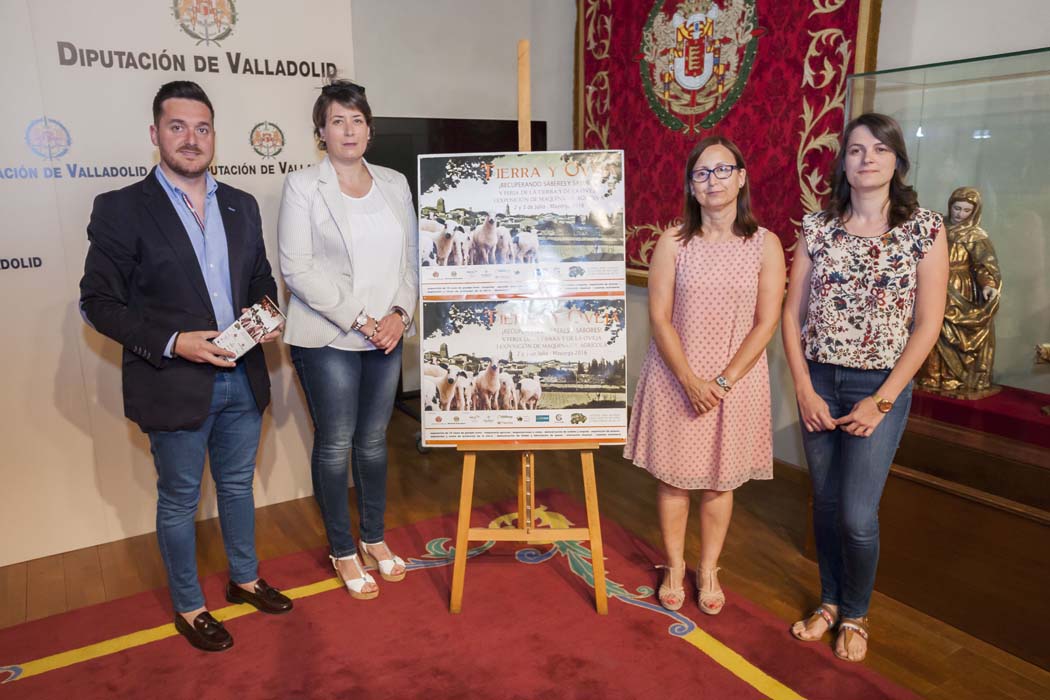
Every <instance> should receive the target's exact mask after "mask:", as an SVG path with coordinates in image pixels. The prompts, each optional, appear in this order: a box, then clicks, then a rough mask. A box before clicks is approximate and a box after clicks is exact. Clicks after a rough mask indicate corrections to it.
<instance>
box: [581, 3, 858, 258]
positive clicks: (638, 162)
mask: <svg viewBox="0 0 1050 700" xmlns="http://www.w3.org/2000/svg"><path fill="white" fill-rule="evenodd" d="M870 1H871V0H685V1H682V0H581V2H580V3H579V5H580V17H579V20H578V21H579V22H580V23H581V26H580V27H579V29H580V32H579V50H580V53H581V56H580V57H579V64H578V73H577V79H578V85H577V89H578V90H580V91H581V92H580V93H579V94H578V98H579V99H578V103H577V104H578V112H579V114H577V129H578V130H577V135H578V140H579V139H581V138H582V142H581V143H580V144H579V145H581V146H582V147H583V148H588V149H592V148H593V149H605V148H622V149H623V150H624V151H625V154H626V166H625V170H626V177H627V183H626V184H627V265H628V267H629V268H631V269H634V270H645V269H646V268H648V265H649V259H650V256H651V255H652V250H653V247H654V246H655V243H656V238H657V237H658V235H659V233H660V231H662V230H664V229H665V228H667V227H668V226H671V225H673V224H677V223H680V221H681V212H682V204H683V197H684V193H685V160H686V157H687V156H688V154H689V151H690V150H691V148H692V147H693V145H694V144H695V143H696V142H697V141H698V140H700V139H701V138H703V137H704V136H707V135H710V134H713V133H719V134H723V135H725V136H728V137H729V138H731V139H732V140H733V141H735V142H736V143H737V145H739V146H740V148H741V150H742V151H743V153H744V158H745V160H746V163H747V169H748V176H749V178H750V182H751V193H752V203H753V206H754V209H755V213H756V215H757V216H758V219H759V221H760V222H761V223H762V225H764V226H765V227H766V228H768V229H770V230H771V231H773V232H775V233H776V234H778V235H779V236H780V238H781V240H782V241H783V243H784V246H785V248H786V249H788V250H789V251H790V249H791V248H792V247H793V245H794V243H795V240H796V236H797V231H798V227H799V222H800V221H801V219H802V216H803V214H805V213H806V212H809V211H813V210H816V209H819V208H820V207H821V205H822V203H823V201H824V196H825V194H826V192H827V185H826V182H825V179H826V174H827V172H828V166H829V165H830V163H831V161H832V159H833V158H834V156H835V153H836V152H837V150H838V136H839V134H840V133H841V131H842V127H843V124H844V120H845V112H844V105H845V93H846V83H845V81H846V76H847V74H849V73H851V72H852V71H853V67H854V65H855V60H856V56H855V53H856V50H857V38H858V37H857V30H858V20H859V19H860V18H861V16H862V14H865V13H866V11H867V9H866V8H865V7H864V5H865V4H866V3H869V2H870ZM863 38H864V37H862V39H863Z"/></svg>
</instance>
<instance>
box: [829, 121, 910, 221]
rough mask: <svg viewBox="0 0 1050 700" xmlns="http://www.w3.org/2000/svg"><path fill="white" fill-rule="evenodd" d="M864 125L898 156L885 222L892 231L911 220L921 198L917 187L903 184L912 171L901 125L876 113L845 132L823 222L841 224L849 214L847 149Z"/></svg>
mask: <svg viewBox="0 0 1050 700" xmlns="http://www.w3.org/2000/svg"><path fill="white" fill-rule="evenodd" d="M861 126H863V127H867V129H868V131H870V132H871V135H872V136H874V137H875V138H876V139H878V140H879V141H881V142H882V143H883V145H885V146H887V147H889V149H890V150H891V151H893V153H894V155H896V156H897V164H896V166H894V169H893V178H892V179H891V180H890V209H889V211H888V212H887V214H886V219H887V221H886V223H888V224H889V225H890V228H896V227H897V226H900V225H901V224H903V223H904V222H905V221H907V220H908V219H910V218H911V217H912V215H913V214H914V213H915V210H916V209H918V208H919V195H918V194H916V193H915V188H913V187H911V186H910V185H908V184H906V183H905V181H904V178H905V177H906V176H907V175H908V170H909V169H910V168H911V161H910V160H908V147H907V146H906V145H905V144H904V132H903V131H901V125H900V124H898V123H897V120H896V119H894V118H893V117H888V116H886V115H885V114H878V113H877V112H867V113H865V114H862V115H860V116H859V117H857V118H855V119H853V120H852V121H851V122H850V123H849V124H847V125H846V130H845V131H844V132H843V133H842V143H841V144H840V145H839V153H838V155H837V156H835V162H834V163H833V164H832V166H831V173H832V175H831V199H830V201H829V202H828V208H827V209H825V210H824V219H825V221H827V220H829V219H830V218H831V217H837V218H838V219H839V220H840V221H841V220H844V219H845V218H846V217H847V216H848V215H849V214H850V211H851V210H850V191H851V188H850V184H849V180H847V179H846V147H847V146H848V145H849V137H850V134H852V133H853V131H854V130H855V129H857V128H858V127H861Z"/></svg>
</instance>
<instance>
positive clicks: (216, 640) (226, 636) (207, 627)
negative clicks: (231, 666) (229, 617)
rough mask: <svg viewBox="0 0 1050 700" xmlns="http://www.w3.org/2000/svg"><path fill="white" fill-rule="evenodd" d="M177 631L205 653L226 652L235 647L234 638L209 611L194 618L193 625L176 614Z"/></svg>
mask: <svg viewBox="0 0 1050 700" xmlns="http://www.w3.org/2000/svg"><path fill="white" fill-rule="evenodd" d="M175 629H177V630H178V631H179V634H181V635H182V636H183V637H185V638H186V641H187V642H189V643H190V644H192V645H193V646H195V647H197V648H198V649H203V650H204V651H224V650H226V649H229V648H230V647H232V646H233V637H231V636H230V633H229V632H227V631H226V628H225V627H223V626H222V623H221V622H219V621H218V620H216V619H215V618H214V617H212V616H211V613H210V612H208V611H207V610H205V611H204V612H202V613H201V614H200V615H198V616H197V617H195V618H193V624H192V625H191V624H190V623H188V622H186V618H184V617H183V616H182V615H179V614H178V613H175Z"/></svg>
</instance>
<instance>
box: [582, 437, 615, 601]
mask: <svg viewBox="0 0 1050 700" xmlns="http://www.w3.org/2000/svg"><path fill="white" fill-rule="evenodd" d="M580 461H581V462H582V463H583V495H584V502H585V503H586V505H587V529H588V530H590V535H591V567H592V568H593V570H594V607H595V609H596V610H597V611H598V614H599V615H608V614H609V596H608V594H607V593H606V590H605V553H604V551H603V549H602V527H601V523H600V522H599V520H598V486H597V483H596V482H595V479H594V453H593V452H581V453H580Z"/></svg>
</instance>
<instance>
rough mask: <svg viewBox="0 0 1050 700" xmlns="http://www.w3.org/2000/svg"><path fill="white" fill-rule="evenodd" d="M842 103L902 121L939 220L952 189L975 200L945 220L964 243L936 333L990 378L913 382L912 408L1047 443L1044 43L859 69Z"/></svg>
mask: <svg viewBox="0 0 1050 700" xmlns="http://www.w3.org/2000/svg"><path fill="white" fill-rule="evenodd" d="M847 105H848V106H849V109H848V111H849V115H848V117H849V118H852V117H853V116H856V115H858V114H860V113H862V112H866V111H875V112H881V113H884V114H888V115H890V116H893V117H894V118H896V119H897V121H899V122H900V124H901V127H902V128H903V129H904V133H905V137H906V139H907V146H908V153H909V155H910V157H911V159H912V171H911V173H910V175H909V178H908V179H909V181H910V183H911V184H912V185H913V186H915V188H916V189H917V190H918V193H919V201H920V203H921V204H922V206H924V207H927V208H929V209H933V210H935V211H939V212H942V213H943V214H945V217H946V221H945V223H946V226H949V227H950V225H951V224H952V220H951V219H950V218H949V214H950V213H949V199H950V198H952V197H953V193H956V194H955V198H954V199H955V201H957V202H958V201H960V200H962V201H964V203H966V202H968V203H970V204H971V205H972V204H973V203H975V202H976V203H977V205H978V206H979V213H980V221H979V223H978V222H976V221H974V220H973V217H971V219H970V220H969V221H968V222H967V221H965V220H960V219H959V215H960V214H961V213H965V212H966V211H968V210H967V209H966V208H965V207H963V208H962V209H959V210H958V211H957V212H956V214H957V219H956V223H960V224H962V223H968V224H969V226H962V227H961V228H959V229H956V230H955V231H952V230H951V229H950V230H949V237H948V240H949V244H950V246H953V245H954V246H964V245H966V246H969V248H967V249H966V250H963V249H962V248H957V249H956V252H957V254H953V268H952V275H953V277H955V278H957V279H954V281H953V282H952V286H953V287H955V288H956V293H955V294H954V298H953V295H951V294H950V295H949V309H948V312H947V313H948V318H947V320H946V324H945V331H944V332H943V333H942V342H947V341H948V340H949V339H948V336H949V335H951V336H953V337H952V338H951V339H950V340H951V342H952V343H954V345H952V346H951V348H948V347H947V346H946V350H947V349H954V350H953V352H954V351H956V350H957V351H958V352H955V357H954V359H953V358H952V357H948V358H946V359H945V362H948V363H949V364H952V365H953V366H954V368H955V371H957V372H958V371H960V367H962V365H966V368H965V369H963V370H962V371H963V372H966V371H971V373H972V370H973V367H974V366H976V365H977V364H980V363H981V362H985V363H987V364H989V365H990V371H991V386H990V387H989V386H987V384H988V382H987V381H985V388H984V389H980V390H974V391H972V392H970V394H969V395H967V394H966V392H965V391H959V390H958V387H957V386H956V387H953V385H954V384H957V383H954V382H946V385H945V386H947V387H949V388H956V389H957V390H956V391H950V390H947V389H945V387H942V386H941V385H939V384H938V382H937V380H930V381H928V382H927V383H928V384H929V386H930V387H931V389H930V390H927V391H918V388H919V386H920V385H921V384H922V382H919V381H917V384H916V388H917V391H916V394H915V399H914V401H913V407H912V414H913V416H916V415H920V416H925V417H928V418H931V419H935V420H938V421H942V422H945V423H948V424H952V425H955V426H958V427H962V428H966V429H970V430H974V431H979V432H983V433H988V434H991V435H998V436H1001V437H1004V438H1007V439H1010V440H1013V441H1019V442H1023V443H1026V444H1030V445H1033V446H1039V447H1042V448H1050V415H1048V414H1050V364H1046V363H1041V362H1039V361H1038V359H1039V358H1038V354H1039V353H1038V352H1037V346H1038V345H1040V344H1044V343H1050V49H1039V50H1034V51H1025V52H1019V53H1013V54H1003V55H998V56H990V57H985V58H975V59H969V60H964V61H955V62H950V63H941V64H933V65H928V66H918V67H914V68H901V69H896V70H888V71H880V72H875V73H864V74H858V75H854V76H851V77H850V78H849V81H848V93H847ZM959 188H968V189H967V190H960V189H959ZM973 190H976V192H977V195H976V196H975V195H974V192H973ZM964 195H965V196H964ZM973 208H974V207H973V206H970V209H971V210H972V209H973ZM978 226H979V230H977V231H976V232H975V231H974V229H975V228H977V227H978ZM982 231H983V232H982ZM984 233H986V234H987V237H986V238H985V237H984ZM974 236H977V237H980V238H981V250H980V251H979V252H978V251H976V250H975V249H974V248H973V245H972V244H973V242H974ZM990 251H991V252H990ZM992 254H994V258H993V257H990V255H992ZM967 263H969V270H968V271H967V269H966V267H967ZM988 263H990V265H989V264H988ZM960 285H962V286H963V287H967V289H962V290H960V289H958V288H959V287H960ZM988 287H993V288H996V289H994V290H993V291H989V290H988ZM953 319H954V320H953ZM989 323H990V324H991V328H987V324H989ZM982 324H983V326H984V327H983V328H982ZM989 343H992V344H993V345H992V346H991V347H989ZM964 346H965V347H964ZM992 348H994V352H993V351H992ZM935 352H936V351H935ZM1046 352H1047V353H1048V354H1050V348H1048V349H1047V350H1046ZM940 359H941V358H939V357H934V358H933V360H937V361H940ZM1048 359H1050V358H1048ZM975 363H976V364H975ZM940 369H943V370H944V371H945V372H947V373H949V374H950V373H951V372H952V369H951V368H950V367H945V368H940ZM940 369H938V368H935V369H934V370H933V372H934V374H936V373H937V372H938V371H940ZM927 373H928V372H927ZM922 377H923V372H920V377H919V378H920V379H921V378H922ZM1044 407H1045V408H1044ZM1044 507H1050V506H1047V505H1044Z"/></svg>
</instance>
